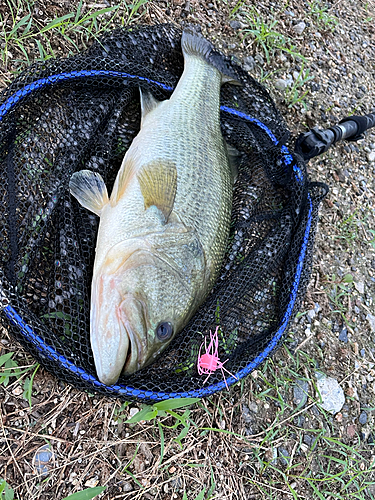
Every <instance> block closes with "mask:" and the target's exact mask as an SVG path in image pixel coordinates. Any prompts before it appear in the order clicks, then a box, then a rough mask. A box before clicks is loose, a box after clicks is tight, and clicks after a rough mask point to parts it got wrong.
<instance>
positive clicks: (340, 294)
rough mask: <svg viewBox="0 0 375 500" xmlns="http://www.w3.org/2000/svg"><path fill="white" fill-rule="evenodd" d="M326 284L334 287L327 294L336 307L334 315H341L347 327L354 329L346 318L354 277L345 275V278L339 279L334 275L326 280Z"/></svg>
mask: <svg viewBox="0 0 375 500" xmlns="http://www.w3.org/2000/svg"><path fill="white" fill-rule="evenodd" d="M326 283H327V284H329V285H330V286H332V288H331V289H330V290H329V291H328V293H327V297H328V298H329V300H330V301H331V303H332V304H333V306H334V308H333V311H332V313H333V314H339V315H340V316H341V318H342V319H343V320H344V321H345V323H346V324H347V326H349V327H350V328H352V327H353V325H352V324H351V323H350V321H349V320H348V318H347V317H346V314H347V312H348V307H349V306H348V300H349V297H350V296H351V293H352V286H351V285H352V283H353V275H352V274H345V276H343V277H342V278H339V277H338V276H336V275H335V274H333V275H332V277H331V278H328V279H327V280H326Z"/></svg>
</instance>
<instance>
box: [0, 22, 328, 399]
mask: <svg viewBox="0 0 375 500" xmlns="http://www.w3.org/2000/svg"><path fill="white" fill-rule="evenodd" d="M153 30H154V31H153ZM158 30H159V31H158ZM160 32H162V34H163V36H164V37H166V38H167V39H168V40H169V42H170V43H171V46H172V48H175V47H176V46H178V40H179V38H180V36H181V33H180V32H179V31H178V30H176V29H175V28H173V27H171V26H169V25H164V26H162V27H160V26H159V27H156V28H149V27H148V28H140V29H138V30H135V31H133V32H132V31H121V35H119V33H120V31H118V30H117V31H115V32H113V33H112V34H110V35H106V36H105V37H103V39H102V41H101V42H100V43H99V44H97V45H96V48H95V47H94V48H91V49H89V50H88V51H87V52H86V59H87V61H89V60H90V59H89V58H90V54H91V55H92V53H93V52H94V51H95V50H100V48H101V46H103V47H105V46H106V42H108V40H111V38H112V39H116V37H118V36H120V38H121V37H125V38H126V37H128V38H127V40H128V41H129V40H130V42H129V43H133V39H134V37H137V36H138V37H139V39H144V35H143V34H144V33H146V34H150V33H151V38H153V36H152V35H155V33H156V34H157V33H160ZM156 36H157V35H155V37H156ZM120 38H118V39H120ZM122 39H123V38H121V40H122ZM98 46H99V49H98ZM79 57H80V56H78V59H79ZM181 57H182V56H180V66H179V72H180V73H181V67H182V59H181ZM74 60H75V58H70V59H67V60H64V61H53V62H51V63H50V64H49V65H48V64H47V65H43V68H42V71H41V72H40V68H41V65H34V67H32V68H31V70H30V69H29V70H28V72H29V73H28V74H26V73H24V74H22V75H21V76H20V77H18V78H17V79H16V80H15V82H14V83H13V84H12V85H11V86H10V87H9V88H8V89H7V90H6V91H5V92H4V93H3V95H2V98H1V101H0V102H2V104H1V105H0V125H1V124H2V123H4V121H6V120H7V119H8V118H9V116H11V114H12V113H13V112H16V113H19V112H20V110H22V105H24V106H25V102H26V103H27V104H28V103H29V102H33V100H34V99H36V97H38V93H39V92H41V91H43V90H45V89H48V88H58V87H59V85H61V84H63V85H66V84H67V83H68V84H69V83H71V82H77V81H78V82H80V84H81V83H82V82H83V86H84V85H85V83H84V82H85V81H86V82H88V81H89V80H90V79H95V80H97V79H102V80H104V79H109V78H111V79H114V81H115V82H120V81H122V80H123V81H126V82H127V83H128V82H129V81H131V82H136V83H137V84H139V85H145V87H146V88H151V89H152V91H153V93H156V96H158V95H157V93H158V90H159V91H160V93H161V94H162V95H161V96H162V97H164V98H165V93H170V92H172V91H173V88H174V85H175V83H176V82H177V80H178V74H177V75H176V78H175V82H174V85H170V84H168V83H165V82H159V81H157V80H156V79H155V78H153V77H150V73H149V71H145V72H144V73H143V74H134V73H132V72H126V71H115V70H113V69H108V67H106V69H97V68H96V69H95V68H91V67H86V68H83V69H81V70H79V71H78V70H72V71H61V70H60V72H57V73H56V67H58V65H59V64H60V67H61V66H62V67H66V66H67V64H69V61H74ZM227 62H230V64H231V65H232V67H233V68H235V70H236V71H237V73H238V74H239V75H240V76H241V77H242V78H243V79H244V78H245V79H246V82H247V83H245V89H246V85H248V86H249V87H250V84H249V83H248V82H251V85H252V89H256V91H259V93H260V94H261V95H262V96H264V99H265V108H266V110H268V111H269V114H272V113H273V118H272V120H270V123H267V121H269V120H268V117H267V115H265V114H264V112H262V109H259V110H258V116H252V115H250V114H248V113H247V112H245V111H243V110H240V109H237V108H235V107H231V106H228V102H227V101H228V99H226V100H225V99H224V102H223V104H222V105H221V107H220V109H221V117H222V124H223V133H224V135H225V136H226V139H227V140H228V139H229V141H228V142H231V141H230V139H231V138H230V134H228V130H227V129H226V128H225V125H227V123H228V122H227V121H226V120H227V118H226V117H229V118H230V119H234V120H238V121H239V123H240V125H241V124H245V125H246V126H248V125H251V127H252V133H254V134H256V133H258V134H259V138H258V139H257V140H255V141H254V144H255V143H257V141H258V142H259V143H261V142H262V147H259V150H260V151H259V152H258V153H257V154H258V155H261V154H262V153H264V151H265V146H264V144H265V145H266V147H267V150H269V151H272V150H274V153H273V155H274V158H275V163H277V166H276V167H275V168H273V166H272V165H265V166H264V170H265V171H266V172H265V176H266V177H267V178H268V179H271V180H272V182H273V183H274V184H275V185H277V186H279V185H280V186H283V185H284V187H285V186H286V184H287V183H288V186H289V184H294V185H296V186H297V188H298V192H300V193H302V194H301V195H300V197H301V200H300V202H299V203H298V207H293V206H292V207H290V209H291V211H292V212H293V210H294V211H295V212H296V213H297V212H298V213H297V215H296V216H295V222H294V227H293V229H292V230H291V233H293V234H292V239H291V242H290V243H289V247H288V254H289V256H288V259H284V263H283V268H284V269H283V271H282V272H283V275H284V276H289V278H288V279H289V291H288V293H286V294H285V293H284V296H283V297H282V298H280V299H278V308H279V309H280V310H281V311H282V314H281V317H280V320H279V324H278V325H277V328H274V329H273V330H272V331H271V330H270V329H268V330H266V331H264V332H261V333H260V334H259V335H255V336H254V337H251V338H249V339H248V341H245V342H241V343H239V345H237V346H236V347H235V348H234V349H233V352H232V353H231V357H232V359H234V360H235V359H240V358H241V357H242V358H243V359H245V360H246V361H245V366H243V364H244V362H243V361H242V367H241V368H240V369H237V370H235V371H233V368H232V369H231V370H230V371H231V372H232V373H234V377H232V376H230V377H228V378H227V379H226V381H223V380H219V376H218V375H214V376H213V377H212V379H213V382H212V383H210V384H209V385H206V386H199V385H200V383H201V382H202V380H203V379H199V377H197V376H196V374H193V375H192V376H189V375H187V376H185V379H186V380H185V382H184V385H185V387H186V390H181V388H179V389H177V390H176V388H175V384H174V383H171V386H170V387H169V388H167V389H164V390H163V389H162V386H160V388H159V389H156V388H155V387H154V386H152V384H151V385H150V388H148V387H147V384H146V385H145V382H144V380H143V381H142V380H141V382H140V378H139V376H138V375H137V374H136V375H135V376H133V377H130V378H129V379H128V380H126V381H121V379H120V382H119V383H117V384H115V385H113V386H110V387H108V386H105V385H103V384H102V383H101V382H100V381H98V380H97V378H96V376H95V373H93V371H92V370H91V372H90V371H88V370H87V369H85V368H84V367H82V366H81V365H80V364H79V363H78V362H77V360H76V359H75V358H74V356H72V355H70V356H67V355H66V354H64V353H62V352H60V351H59V349H58V348H56V347H55V346H53V345H50V344H49V343H48V342H46V340H45V338H46V337H44V335H46V336H47V334H46V327H45V325H44V324H43V323H42V324H41V322H40V320H39V318H37V317H35V314H32V313H31V312H30V311H28V306H27V303H26V304H21V302H22V299H20V297H19V293H18V292H17V290H16V289H15V287H14V286H13V285H12V284H11V283H10V280H9V272H8V273H7V272H6V271H5V268H4V266H3V267H2V268H1V269H0V300H1V304H2V311H1V319H2V323H3V324H4V325H5V326H8V327H9V326H10V327H11V331H12V333H13V334H14V336H15V337H16V338H17V339H18V340H19V341H20V342H21V343H22V344H23V345H25V347H26V348H27V349H28V350H29V351H30V352H31V353H32V354H33V356H34V357H36V358H37V359H38V361H39V362H41V364H42V365H43V366H45V367H46V368H47V369H48V370H49V371H52V372H54V373H56V374H57V376H58V377H59V378H62V379H63V380H65V381H66V382H68V383H71V384H72V385H74V386H76V387H79V388H82V389H86V390H89V391H97V392H100V393H102V394H106V395H109V396H115V397H120V398H122V399H138V400H142V401H145V400H148V401H159V400H163V399H167V398H179V397H205V396H208V395H211V394H213V393H215V392H217V391H220V390H222V389H224V388H225V387H226V384H227V385H228V386H230V385H232V384H234V383H236V382H237V381H238V380H241V379H242V378H244V377H245V376H246V375H248V374H249V373H251V371H253V370H254V369H256V368H258V367H259V365H260V364H261V363H262V362H263V361H264V360H265V359H266V358H267V357H268V356H269V355H270V354H271V353H272V352H273V351H274V350H275V349H276V348H277V347H278V346H279V345H280V343H281V341H282V339H283V338H284V337H285V335H286V333H287V331H288V326H289V325H290V322H291V321H292V320H293V318H294V316H295V314H296V313H297V311H298V308H299V305H300V302H301V300H302V297H303V294H304V292H305V290H306V287H307V283H308V279H309V274H310V269H311V260H312V253H313V245H314V237H315V230H316V224H317V218H318V208H319V204H320V202H321V200H322V199H323V197H324V196H325V195H326V193H327V188H326V186H325V185H323V184H319V183H311V182H310V181H309V179H308V177H307V174H306V169H305V164H304V162H303V161H302V159H301V158H300V157H299V156H298V155H296V154H295V153H293V152H291V151H290V147H289V148H288V146H287V145H286V139H287V137H288V133H287V132H288V131H287V129H286V126H285V124H284V123H283V120H282V118H281V116H280V114H279V113H278V111H277V110H276V107H275V105H274V103H273V102H272V100H271V98H270V97H269V96H268V94H267V92H266V91H265V90H264V89H263V88H262V87H261V86H260V84H258V83H257V82H255V80H253V79H252V78H251V77H249V75H246V74H245V73H244V72H243V70H242V69H241V68H240V67H239V66H238V65H237V64H236V63H234V62H232V61H230V60H229V59H227ZM88 66H90V64H88ZM107 66H108V65H107ZM34 70H35V72H39V73H38V77H37V78H35V74H34V76H33V74H31V79H32V78H34V79H33V80H32V81H29V80H30V73H31V71H34ZM140 71H142V68H141V67H140ZM48 73H49V74H48ZM252 91H253V92H255V91H254V90H252ZM35 96H36V97H35ZM265 122H266V123H265ZM240 125H238V124H237V125H236V126H240ZM272 125H273V127H274V128H273V130H271V127H272ZM230 126H231V125H230ZM241 126H242V125H241ZM277 126H279V128H278V127H277ZM227 128H228V127H227ZM254 131H255V132H254ZM256 131H258V132H256ZM5 136H6V134H5V133H4V132H3V136H2V135H1V128H0V138H2V139H3V137H5ZM228 136H229V137H228ZM260 138H261V139H260ZM6 139H7V140H8V143H9V138H8V137H6ZM232 139H233V138H232ZM0 144H3V148H2V149H0V151H1V153H0V157H1V155H2V159H3V161H4V163H5V164H6V162H7V161H8V160H9V157H10V156H11V155H12V147H13V146H12V145H10V146H9V144H8V145H7V147H4V139H3V142H2V143H1V141H0ZM235 145H236V146H238V144H235ZM4 159H5V160H4ZM297 188H296V189H297ZM65 189H66V187H65ZM287 190H290V191H291V188H290V186H289V187H288V188H287ZM14 191H15V187H14V186H13V188H12V186H11V185H10V183H8V191H7V193H6V196H8V198H9V199H10V198H11V192H14ZM8 205H9V207H8V209H9V211H11V210H12V208H11V207H10V204H8ZM291 205H293V202H292V203H291ZM53 210H54V207H51V208H50V213H52V212H53ZM13 243H14V242H13ZM10 245H12V242H10ZM13 253H15V252H14V249H13ZM284 253H285V252H284ZM228 256H229V257H230V256H231V255H230V254H229V251H228ZM228 256H227V258H226V262H225V263H224V266H223V274H224V275H225V273H226V271H224V269H225V267H226V263H227V262H228ZM229 272H230V271H229ZM7 274H8V276H7ZM219 285H220V284H219ZM208 300H211V302H212V297H211V298H209V299H208ZM20 310H21V311H22V312H21V313H20ZM187 328H188V327H187ZM184 331H186V329H185V330H184ZM179 339H180V336H178V337H177V338H176V339H175V340H174V343H175V344H176V343H177V342H179V341H180V340H179ZM255 342H261V343H263V345H264V347H263V348H262V349H261V350H259V349H258V350H257V349H254V345H255ZM173 348H174V347H173V343H172V346H171V348H170V349H169V350H168V352H170V351H171V350H173ZM70 354H72V353H70ZM162 356H163V355H162ZM228 366H229V365H228ZM160 370H161V372H162V370H163V363H161V366H160ZM142 371H143V370H142ZM140 373H142V372H140ZM161 376H162V375H161ZM189 378H190V380H191V381H193V379H194V384H193V385H194V387H193V388H191V389H190V388H189ZM137 384H138V386H137ZM177 385H178V384H177Z"/></svg>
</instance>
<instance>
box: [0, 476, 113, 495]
mask: <svg viewBox="0 0 375 500" xmlns="http://www.w3.org/2000/svg"><path fill="white" fill-rule="evenodd" d="M105 489H106V488H104V487H102V486H97V487H96V488H87V489H85V490H82V491H77V493H73V494H72V495H69V496H67V497H65V498H63V499H62V500H91V499H92V498H95V497H97V496H98V495H99V494H100V493H103V491H105ZM0 494H1V497H0V499H1V500H16V498H15V496H14V490H13V488H11V487H10V486H9V484H8V483H7V482H6V481H5V480H4V479H0Z"/></svg>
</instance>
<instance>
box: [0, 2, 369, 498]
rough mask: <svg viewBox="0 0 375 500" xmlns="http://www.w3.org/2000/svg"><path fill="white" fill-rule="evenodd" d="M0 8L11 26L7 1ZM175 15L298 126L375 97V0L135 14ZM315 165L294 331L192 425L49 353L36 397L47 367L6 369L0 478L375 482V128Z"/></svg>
mask: <svg viewBox="0 0 375 500" xmlns="http://www.w3.org/2000/svg"><path fill="white" fill-rule="evenodd" d="M15 4H16V2H15ZM26 4H27V5H29V6H30V9H31V11H30V12H31V13H32V16H33V18H34V19H35V23H36V24H37V25H38V27H39V29H41V27H42V26H45V25H46V24H47V23H48V22H49V21H50V20H51V19H53V18H54V17H57V16H63V15H66V14H68V13H69V12H74V11H75V10H76V8H77V6H78V2H74V6H73V5H72V3H70V2H65V1H61V2H58V3H57V2H52V1H48V0H44V1H43V0H41V1H35V2H25V4H21V3H20V2H19V5H21V6H23V8H25V5H26ZM112 5H115V4H114V2H112V0H110V1H107V0H105V1H103V3H97V4H92V5H90V4H89V3H82V5H81V7H82V9H83V10H84V9H90V8H93V9H101V8H106V7H109V6H112ZM25 9H26V8H25ZM25 12H26V10H25ZM0 13H1V15H2V18H0V26H1V27H2V29H5V28H6V26H8V28H7V29H9V26H10V24H11V23H12V16H11V14H10V10H9V5H8V4H7V2H4V3H3V4H2V5H1V4H0ZM21 18H22V15H21V14H19V19H21ZM17 20H18V18H17ZM17 20H16V22H17ZM166 21H171V22H174V23H177V24H179V25H183V24H185V23H198V24H200V25H201V27H202V31H203V33H204V34H205V35H206V36H207V37H208V38H210V39H211V40H212V41H213V43H214V44H215V45H216V47H217V48H218V49H220V50H222V51H224V52H226V53H228V54H233V55H234V56H236V57H237V58H238V59H239V60H240V61H242V63H243V65H244V67H245V69H247V70H248V71H250V72H251V74H252V75H253V76H254V77H255V78H257V79H258V80H260V81H261V82H262V83H263V85H265V86H266V87H267V89H268V90H269V91H270V92H271V95H272V96H273V98H274V100H275V102H276V104H277V107H278V108H279V109H280V110H281V112H282V114H283V116H284V117H285V120H286V122H287V124H288V126H289V128H290V130H291V133H292V135H293V136H294V137H297V135H298V134H299V133H300V132H304V131H306V130H307V129H309V128H311V127H313V126H318V127H319V128H325V127H328V126H330V125H333V124H335V123H337V122H338V121H339V120H340V119H342V118H344V117H346V116H348V115H350V114H358V115H360V114H365V113H369V112H374V111H375V63H374V61H375V28H374V26H375V5H374V3H373V2H368V3H365V2H356V1H354V0H338V1H333V2H327V3H324V2H320V1H319V0H312V1H311V2H310V1H304V2H300V1H297V0H291V1H289V2H288V3H286V2H279V3H278V2H271V1H268V0H264V1H262V2H254V3H253V2H251V1H248V0H244V1H238V2H235V1H229V0H228V1H219V0H211V2H208V3H206V2H198V1H195V0H192V1H187V2H185V1H180V0H170V1H169V0H167V1H163V0H158V1H156V0H155V1H149V2H145V3H144V4H143V5H141V4H139V6H138V9H137V11H136V13H135V14H134V16H133V19H132V22H135V23H140V22H143V23H147V24H153V23H155V22H166ZM7 23H8V24H7ZM51 33H52V32H51ZM75 36H76V38H74V37H75ZM71 37H72V39H73V40H74V42H75V43H76V45H77V47H78V48H79V49H81V48H83V47H84V46H85V45H86V44H90V36H88V35H87V34H86V33H85V35H84V36H83V35H82V33H81V34H80V35H78V34H75V35H74V34H72V35H71ZM43 40H44V39H43ZM50 42H51V44H52V47H53V49H54V53H55V55H57V56H60V57H61V56H66V55H69V53H74V52H75V51H76V50H77V49H76V48H75V47H74V45H69V43H68V42H67V41H66V39H65V38H64V37H59V36H56V37H55V38H52V37H51V39H50ZM0 43H1V39H0ZM25 44H27V41H25ZM25 46H26V45H25ZM1 48H2V55H3V67H2V69H1V71H0V84H1V85H2V87H4V86H5V85H7V84H8V83H9V80H10V79H11V78H12V77H13V74H15V73H16V72H18V71H19V70H20V69H22V68H23V67H24V66H25V64H26V63H25V62H24V61H23V62H22V61H21V60H22V57H23V56H22V51H21V50H20V49H19V46H18V45H17V44H14V45H11V42H9V44H8V45H7V47H5V44H4V43H3V45H2V47H1ZM9 53H10V54H9ZM39 53H40V51H39V49H38V45H37V43H35V44H30V45H27V54H28V57H29V60H30V62H31V61H32V60H33V59H34V58H37V57H38V54H39ZM295 54H300V55H302V56H303V58H304V59H301V58H300V57H296V56H295ZM20 61H21V62H20ZM308 171H309V175H310V177H311V179H313V180H316V181H322V182H325V183H327V184H328V186H329V188H330V192H329V194H328V196H327V197H326V199H325V200H324V202H323V204H322V206H321V209H320V221H319V225H318V233H317V238H316V249H315V254H314V265H313V271H312V275H311V281H310V285H309V288H308V292H307V294H306V297H305V301H304V303H303V305H302V307H301V311H300V314H299V315H298V317H297V319H296V320H295V323H294V324H293V327H292V329H291V331H290V333H289V335H288V338H287V341H286V343H285V346H284V347H282V348H280V349H279V350H278V351H277V353H276V354H275V355H274V356H273V357H272V359H268V360H267V361H266V362H265V363H264V364H263V365H262V367H261V368H260V369H259V370H257V371H256V372H253V373H252V374H251V375H250V376H248V377H247V379H245V381H243V382H242V383H238V384H236V385H235V386H234V387H232V388H231V389H230V390H229V391H223V392H222V393H220V394H218V395H215V396H213V397H211V398H208V399H205V400H202V401H201V402H200V403H199V404H197V405H194V406H193V407H192V408H191V409H190V413H189V414H187V415H185V416H186V419H185V427H184V424H181V425H179V426H177V425H176V426H175V428H168V427H165V426H169V427H174V424H176V423H177V422H178V421H177V420H176V419H175V418H174V417H173V416H168V415H167V416H161V417H157V419H155V420H151V421H143V422H140V423H137V424H126V423H125V421H126V420H127V419H128V418H129V417H130V416H131V415H134V414H135V413H136V410H137V409H140V408H141V405H139V404H136V403H131V404H129V405H124V404H121V402H119V401H114V400H109V399H105V398H101V397H98V396H95V395H89V394H86V393H82V392H79V391H77V390H76V389H74V388H72V387H70V386H68V385H65V384H63V383H62V382H60V381H58V380H56V379H55V378H54V377H53V376H52V375H51V374H49V373H47V372H46V371H44V370H43V369H42V368H39V369H38V370H37V372H36V374H35V377H34V379H33V383H32V392H31V399H30V401H31V407H30V405H29V401H28V400H27V397H25V396H27V389H28V385H27V384H26V385H25V382H27V379H26V377H29V379H28V380H30V377H31V374H32V373H33V370H31V371H30V370H29V371H27V372H26V373H25V374H24V375H23V377H22V376H19V377H12V378H11V379H10V380H9V383H7V385H5V383H4V377H3V378H1V377H2V375H3V373H2V372H1V371H0V408H1V420H0V422H1V428H0V479H5V480H6V481H7V483H8V485H9V487H10V488H12V489H13V490H14V498H16V499H22V500H33V499H41V500H47V499H52V498H53V499H55V500H62V499H64V498H65V497H66V496H68V495H70V494H72V493H75V492H78V491H81V490H83V489H85V488H92V487H96V486H105V487H106V489H105V491H104V492H103V493H101V494H100V496H99V497H98V498H102V499H105V500H112V499H117V498H118V499H134V500H137V499H147V500H148V499H150V500H151V499H155V500H156V499H160V500H167V499H168V500H169V499H171V500H172V499H177V500H182V499H183V498H187V499H188V500H193V499H203V498H204V499H206V500H207V499H208V498H211V499H213V498H216V499H220V500H232V499H241V500H245V499H246V500H250V499H252V500H258V499H259V500H260V499H277V500H279V499H280V500H283V499H290V498H294V499H297V498H298V499H302V498H306V499H334V498H335V499H349V498H358V499H373V498H375V465H374V464H375V447H374V443H375V429H374V416H375V396H374V394H375V345H374V342H375V205H374V200H375V175H374V174H375V129H373V130H372V131H369V132H367V133H366V135H365V137H364V139H362V140H360V141H359V142H353V143H342V144H338V145H337V146H335V147H334V148H332V149H330V150H329V151H328V152H327V153H325V154H324V155H322V156H320V157H318V158H317V159H314V160H312V161H311V162H310V163H309V165H308ZM0 336H1V343H0V356H1V355H4V354H6V353H9V352H15V355H14V356H13V359H14V360H15V362H16V363H17V364H18V366H19V367H20V369H22V368H23V367H29V366H31V365H33V359H32V358H31V357H30V355H28V354H27V352H25V351H24V350H23V349H22V348H21V347H20V346H19V345H18V344H17V343H16V342H15V341H14V340H13V339H12V338H11V337H10V336H9V335H8V333H7V332H6V331H2V332H1V333H0ZM0 370H1V368H0ZM317 371H320V372H323V373H324V374H325V375H327V376H329V377H332V378H334V379H335V380H337V381H338V383H339V385H340V387H341V388H342V389H343V392H344V396H345V403H344V406H343V407H342V408H341V409H340V411H338V412H336V413H335V414H331V413H329V412H327V411H325V410H324V409H322V408H321V407H320V405H319V402H320V399H319V395H318V393H317V375H316V372H317ZM5 379H6V377H5ZM27 383H28V384H30V381H29V382H27ZM302 383H305V385H304V387H305V390H306V392H307V398H304V397H302V399H304V400H303V401H301V399H298V397H297V395H296V386H297V385H299V386H301V384H302ZM180 414H182V411H180ZM187 427H189V429H188V432H187V434H186V436H185V437H183V438H181V440H180V441H179V439H177V440H176V438H178V436H179V434H180V432H181V430H182V429H184V428H187ZM48 443H49V445H50V449H51V450H52V453H53V457H52V459H51V461H50V462H49V463H48V464H47V466H46V467H47V469H48V473H47V474H46V475H45V476H43V475H41V474H40V473H39V474H38V471H37V467H36V462H35V455H36V452H37V450H38V449H39V448H40V447H41V446H43V445H46V444H48ZM9 491H10V490H9ZM2 495H3V497H1V500H3V498H4V499H6V500H8V498H12V497H11V496H10V495H11V493H9V492H8V495H9V496H8V497H6V496H5V492H3V493H2ZM184 495H185V496H184ZM77 498H78V497H77ZM80 498H91V497H90V496H87V497H83V496H82V497H80Z"/></svg>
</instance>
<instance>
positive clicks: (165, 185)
mask: <svg viewBox="0 0 375 500" xmlns="http://www.w3.org/2000/svg"><path fill="white" fill-rule="evenodd" d="M137 178H138V181H139V185H140V188H141V191H142V195H143V199H144V203H145V209H146V210H147V209H148V208H149V207H151V206H152V205H155V207H157V208H158V209H159V210H160V211H161V212H162V213H163V215H164V217H165V220H166V221H167V220H168V217H169V215H170V213H171V212H172V209H173V205H174V200H175V197H176V191H177V168H176V165H175V164H174V163H173V162H171V161H169V160H154V161H152V162H150V163H147V164H146V165H143V167H142V168H141V169H140V171H139V172H138V174H137Z"/></svg>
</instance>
